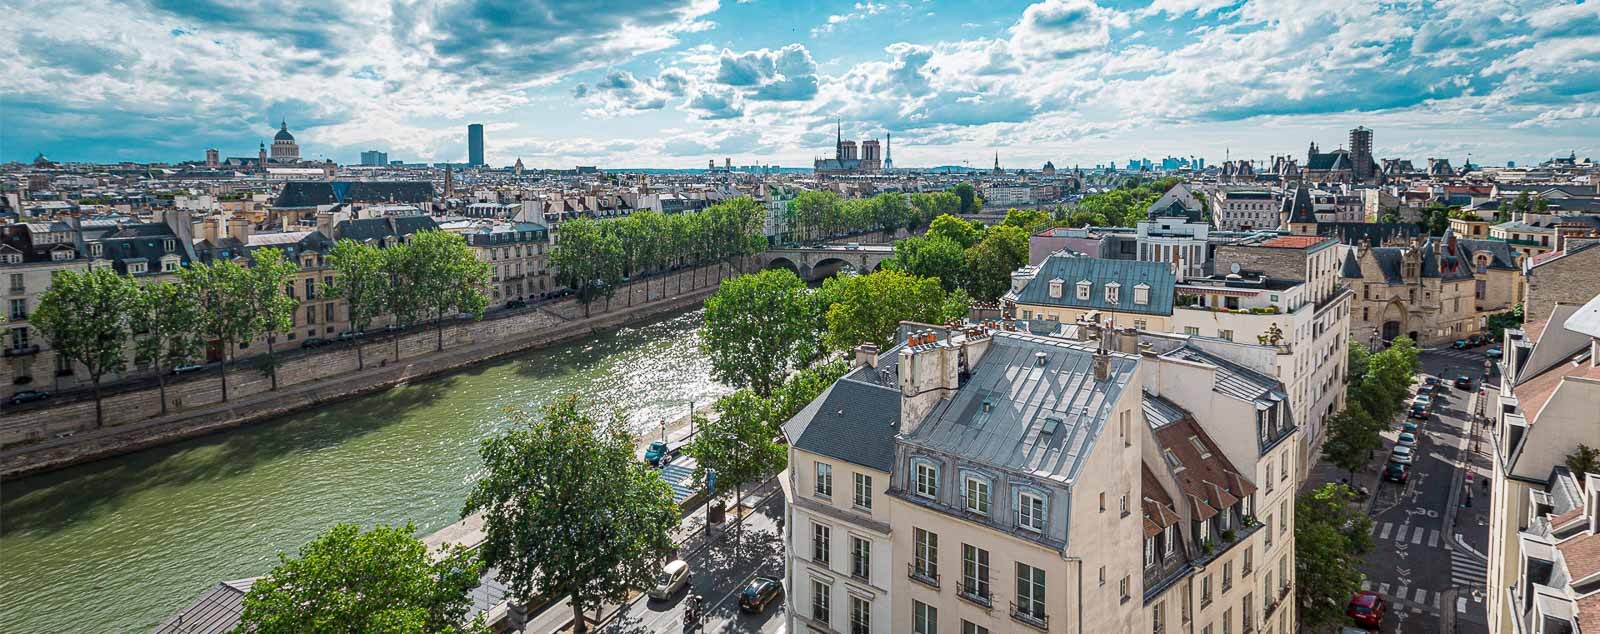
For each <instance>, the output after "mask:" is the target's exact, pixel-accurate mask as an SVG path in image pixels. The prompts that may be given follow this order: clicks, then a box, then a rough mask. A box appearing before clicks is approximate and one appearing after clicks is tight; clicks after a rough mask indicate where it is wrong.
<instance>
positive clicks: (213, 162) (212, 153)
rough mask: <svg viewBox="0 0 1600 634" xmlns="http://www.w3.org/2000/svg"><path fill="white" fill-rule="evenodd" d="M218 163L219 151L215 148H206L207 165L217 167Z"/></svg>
mask: <svg viewBox="0 0 1600 634" xmlns="http://www.w3.org/2000/svg"><path fill="white" fill-rule="evenodd" d="M218 163H219V161H218V160H217V151H216V150H214V149H212V150H206V167H211V168H215V167H216V166H217V164H218Z"/></svg>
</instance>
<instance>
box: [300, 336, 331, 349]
mask: <svg viewBox="0 0 1600 634" xmlns="http://www.w3.org/2000/svg"><path fill="white" fill-rule="evenodd" d="M331 343H333V342H332V341H328V340H327V339H323V338H321V337H312V338H310V339H306V340H305V341H302V342H300V347H301V348H305V349H307V350H310V349H312V348H321V347H323V346H326V345H328V344H331Z"/></svg>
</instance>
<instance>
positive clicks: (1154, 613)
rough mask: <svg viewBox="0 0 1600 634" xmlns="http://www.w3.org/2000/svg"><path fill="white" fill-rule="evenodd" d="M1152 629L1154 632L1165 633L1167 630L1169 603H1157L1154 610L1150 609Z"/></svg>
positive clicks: (1157, 633) (1156, 633) (1155, 633)
mask: <svg viewBox="0 0 1600 634" xmlns="http://www.w3.org/2000/svg"><path fill="white" fill-rule="evenodd" d="M1150 631H1151V632H1153V633H1154V634H1165V632H1166V631H1167V604H1166V603H1157V604H1156V606H1155V609H1154V610H1151V611H1150Z"/></svg>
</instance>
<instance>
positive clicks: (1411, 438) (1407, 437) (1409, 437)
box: [1394, 432, 1417, 447]
mask: <svg viewBox="0 0 1600 634" xmlns="http://www.w3.org/2000/svg"><path fill="white" fill-rule="evenodd" d="M1394 442H1395V444H1397V445H1400V446H1402V447H1415V446H1417V435H1416V434H1413V433H1411V432H1400V437H1399V438H1398V439H1396V440H1395V441H1394Z"/></svg>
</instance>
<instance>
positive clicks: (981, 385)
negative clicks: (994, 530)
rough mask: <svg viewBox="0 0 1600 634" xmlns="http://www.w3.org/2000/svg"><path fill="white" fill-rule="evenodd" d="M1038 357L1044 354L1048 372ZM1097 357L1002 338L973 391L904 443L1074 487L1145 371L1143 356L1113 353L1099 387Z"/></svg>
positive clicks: (1023, 338)
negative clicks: (1126, 393) (1130, 388)
mask: <svg viewBox="0 0 1600 634" xmlns="http://www.w3.org/2000/svg"><path fill="white" fill-rule="evenodd" d="M1037 353H1043V354H1044V359H1045V363H1044V365H1043V366H1040V365H1038V363H1037V361H1036V359H1037V357H1036V356H1035V355H1036V354H1037ZM1094 356H1095V352H1094V351H1093V350H1091V349H1089V348H1087V347H1084V346H1081V345H1077V344H1073V343H1071V342H1067V341H1063V340H1058V339H1054V338H1045V337H1035V336H1031V335H1023V334H1018V333H1009V332H1001V333H995V335H994V339H993V340H992V341H991V342H990V343H989V350H988V351H987V352H985V353H984V354H983V356H982V357H981V358H980V359H979V361H978V363H977V365H976V367H974V368H972V371H971V376H970V378H969V379H968V380H967V382H966V384H964V385H963V386H962V387H961V389H960V390H958V391H957V392H956V394H955V396H954V397H952V398H950V399H946V400H942V401H940V402H939V403H938V404H937V405H935V406H934V408H933V409H932V410H931V411H930V412H929V413H928V415H927V416H925V417H924V418H923V420H922V422H921V423H920V424H919V425H918V426H917V427H916V428H915V429H914V430H913V431H911V432H909V433H907V434H904V435H903V436H902V439H903V441H904V442H906V443H908V444H911V445H915V446H920V447H925V448H928V449H932V450H934V451H938V452H943V453H947V454H950V455H957V456H962V457H964V458H966V459H968V460H971V461H972V462H974V463H978V464H985V465H991V466H994V467H997V468H1000V469H1004V470H1009V471H1015V472H1018V473H1025V474H1029V475H1031V476H1033V477H1036V478H1041V479H1049V480H1054V481H1057V482H1072V481H1075V480H1076V479H1077V478H1078V475H1079V471H1080V470H1081V469H1082V468H1083V465H1084V462H1085V460H1086V459H1087V458H1088V456H1089V453H1090V451H1091V450H1092V449H1093V448H1094V444H1095V443H1096V442H1098V441H1099V438H1100V434H1101V433H1102V432H1104V431H1105V430H1106V429H1107V427H1108V418H1109V417H1110V415H1111V407H1112V405H1114V404H1115V403H1116V401H1117V399H1119V398H1120V397H1121V396H1122V391H1123V390H1124V389H1125V388H1127V386H1128V381H1129V380H1130V379H1131V378H1132V376H1133V373H1134V372H1135V371H1136V370H1137V369H1138V364H1139V360H1138V358H1137V357H1134V356H1131V355H1123V354H1111V357H1110V376H1109V378H1108V379H1107V380H1105V381H1096V380H1095V378H1094V372H1093V366H1092V363H1093V358H1094ZM985 400H988V402H989V403H990V404H991V407H990V409H989V411H983V408H982V405H983V403H984V401H985ZM1051 427H1053V428H1054V431H1051V432H1049V433H1045V430H1046V429H1047V428H1051Z"/></svg>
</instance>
